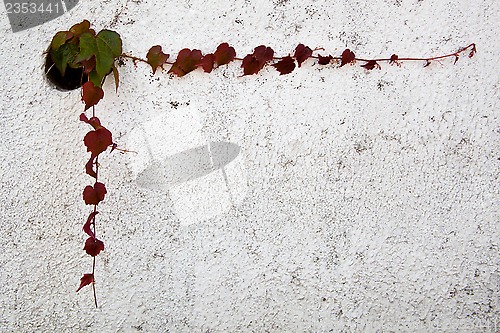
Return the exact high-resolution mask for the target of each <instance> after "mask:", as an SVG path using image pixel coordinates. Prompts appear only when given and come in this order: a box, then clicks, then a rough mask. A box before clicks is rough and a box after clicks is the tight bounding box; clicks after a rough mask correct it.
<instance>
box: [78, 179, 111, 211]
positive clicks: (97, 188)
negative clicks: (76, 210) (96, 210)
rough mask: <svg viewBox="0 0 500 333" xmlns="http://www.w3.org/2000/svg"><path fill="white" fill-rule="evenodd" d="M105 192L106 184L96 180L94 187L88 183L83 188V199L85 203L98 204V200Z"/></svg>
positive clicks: (101, 198)
mask: <svg viewBox="0 0 500 333" xmlns="http://www.w3.org/2000/svg"><path fill="white" fill-rule="evenodd" d="M106 193H107V191H106V186H104V184H103V183H99V182H96V183H95V184H94V187H92V186H90V185H88V186H86V187H85V189H84V190H83V200H84V201H85V204H87V205H98V204H99V202H101V201H103V200H104V196H105V194H106Z"/></svg>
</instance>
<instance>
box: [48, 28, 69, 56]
mask: <svg viewBox="0 0 500 333" xmlns="http://www.w3.org/2000/svg"><path fill="white" fill-rule="evenodd" d="M71 38H73V33H71V32H69V31H59V32H58V33H56V34H55V35H54V38H52V43H50V47H51V48H52V49H53V50H54V51H57V50H58V49H59V48H60V47H61V45H63V44H64V43H66V41H67V40H68V39H71Z"/></svg>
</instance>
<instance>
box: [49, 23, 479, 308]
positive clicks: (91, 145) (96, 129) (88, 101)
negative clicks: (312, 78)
mask: <svg viewBox="0 0 500 333" xmlns="http://www.w3.org/2000/svg"><path fill="white" fill-rule="evenodd" d="M475 53H476V45H475V44H474V43H471V44H469V45H467V46H465V47H462V48H460V49H459V50H458V51H456V52H452V53H448V54H444V55H438V56H433V57H428V58H425V57H400V56H398V55H397V54H392V55H391V56H390V57H385V58H384V57H382V58H374V59H365V58H359V57H357V56H356V55H355V54H354V52H352V51H351V50H349V49H345V50H344V51H343V52H342V54H341V55H339V56H332V55H330V54H325V51H324V49H322V48H315V49H311V48H310V47H308V46H305V45H304V44H299V45H297V47H296V48H295V50H294V52H293V54H289V55H286V56H276V55H275V54H274V50H273V49H272V48H270V47H268V46H265V45H260V46H257V47H256V48H255V49H254V50H253V52H252V53H250V54H247V55H245V56H244V57H243V58H239V57H237V56H236V51H235V49H234V48H233V47H232V46H230V45H229V44H228V43H222V44H220V45H219V46H218V47H217V49H216V50H215V51H214V52H213V53H206V54H203V53H202V52H201V51H200V50H197V49H193V50H191V49H187V48H185V49H182V50H180V51H179V52H178V54H177V56H176V58H175V59H174V60H170V54H167V53H164V52H163V49H162V47H161V46H160V45H155V46H152V47H151V48H150V49H149V51H148V53H147V54H146V58H145V59H144V58H140V57H136V56H134V55H131V54H127V53H123V50H122V40H121V37H120V35H119V34H118V33H116V32H115V31H111V30H101V31H99V32H98V33H96V31H95V30H94V29H92V28H91V25H90V22H89V21H88V20H84V21H82V22H80V23H78V24H75V25H73V26H72V27H71V28H70V29H69V30H67V31H59V32H57V33H56V34H55V35H54V36H53V38H52V41H51V43H50V46H49V48H48V50H47V63H48V64H49V65H50V66H49V68H48V69H47V74H48V75H49V74H50V73H51V71H54V67H55V69H56V70H57V71H58V73H56V74H57V75H56V76H59V77H62V78H64V77H65V76H67V72H68V71H72V70H76V73H79V78H78V81H79V84H78V85H77V86H81V89H82V90H81V92H82V93H81V98H82V101H83V103H84V104H85V106H84V112H83V113H82V114H81V115H80V120H81V121H83V122H84V123H86V124H88V125H89V126H91V127H92V130H90V131H89V132H88V133H87V134H86V135H85V137H84V138H83V143H84V145H85V146H86V147H87V152H89V153H90V157H89V160H88V161H87V163H86V164H85V172H86V174H87V175H88V176H90V177H91V178H92V179H93V185H87V186H86V187H85V188H84V190H83V194H82V196H83V200H84V201H85V204H87V205H89V206H91V209H90V213H89V215H88V216H87V218H86V220H85V223H84V224H83V228H82V229H83V232H84V233H85V234H86V235H87V239H86V240H85V242H84V247H83V249H84V250H85V252H86V253H87V254H88V255H90V256H91V257H92V270H91V273H85V274H83V276H82V277H81V280H80V286H79V287H78V289H77V292H78V291H79V290H80V289H82V288H83V287H85V286H87V285H92V289H93V295H94V303H95V306H96V307H97V306H98V303H97V296H96V289H95V264H96V256H97V255H98V254H99V253H100V252H101V251H103V250H104V243H103V242H102V241H101V240H99V239H98V238H97V233H96V222H97V220H96V217H97V215H98V214H99V211H98V205H99V203H100V202H101V201H103V200H104V198H105V196H106V193H107V189H106V186H105V184H104V183H102V182H100V181H99V157H100V156H101V154H102V153H103V152H105V151H106V150H108V148H109V150H110V152H112V151H113V150H116V149H119V148H117V145H116V143H114V142H113V137H112V133H111V132H110V131H109V130H108V129H107V128H106V127H105V126H103V125H102V123H101V121H100V120H99V118H98V117H97V116H96V111H95V106H96V105H97V104H98V103H99V101H100V100H102V99H103V98H104V91H103V89H102V85H103V83H104V80H105V78H106V77H107V76H108V75H110V74H111V73H112V74H113V77H114V81H115V87H116V89H117V90H118V86H119V74H118V70H117V66H116V65H117V64H118V63H121V62H123V61H124V60H131V61H132V62H133V63H134V65H137V63H145V64H148V65H149V66H151V69H152V72H153V74H155V73H156V71H157V70H158V69H161V70H166V69H167V68H168V71H167V73H169V74H172V75H176V76H178V77H182V76H184V75H186V74H188V73H190V72H192V71H194V70H197V69H201V70H203V71H204V72H206V73H210V72H212V71H213V70H215V69H216V68H217V67H220V66H224V65H227V64H229V63H231V62H233V61H239V62H241V68H242V70H243V75H242V76H246V75H253V74H257V73H259V72H260V71H261V70H262V69H263V68H265V67H266V66H271V67H273V68H275V69H276V70H277V71H278V72H279V73H280V75H286V74H290V73H291V72H293V71H294V70H295V69H296V68H297V67H301V66H302V65H303V64H304V62H305V61H306V60H308V59H310V58H311V59H314V60H315V61H316V62H317V63H318V64H319V65H323V66H326V65H335V66H336V67H343V66H345V65H353V64H355V63H358V62H360V63H361V67H363V68H365V69H366V70H373V69H381V65H380V64H381V63H388V64H390V65H397V66H401V64H402V63H403V62H409V61H418V62H423V65H424V67H426V66H429V65H430V64H431V63H432V62H434V61H439V60H444V59H448V58H449V59H452V60H453V63H456V62H457V61H458V60H459V58H460V56H462V55H464V54H466V55H467V56H468V57H469V58H471V57H473V56H474V54H475ZM89 109H92V114H91V116H90V117H89V116H88V115H87V114H86V113H87V112H88V110H89Z"/></svg>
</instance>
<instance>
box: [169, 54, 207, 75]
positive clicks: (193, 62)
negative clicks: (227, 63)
mask: <svg viewBox="0 0 500 333" xmlns="http://www.w3.org/2000/svg"><path fill="white" fill-rule="evenodd" d="M201 58H202V54H201V51H200V50H192V51H191V50H190V49H182V50H180V52H179V54H178V55H177V59H176V60H175V62H174V64H173V65H172V67H171V68H170V70H169V71H168V73H174V74H175V75H177V76H179V77H181V76H184V75H186V74H187V73H189V72H192V71H194V70H195V69H196V67H197V66H198V64H199V63H200V62H201Z"/></svg>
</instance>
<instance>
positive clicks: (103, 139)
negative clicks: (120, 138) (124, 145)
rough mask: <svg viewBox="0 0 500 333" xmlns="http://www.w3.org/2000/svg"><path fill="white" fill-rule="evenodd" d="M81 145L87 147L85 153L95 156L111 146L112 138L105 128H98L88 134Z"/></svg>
mask: <svg viewBox="0 0 500 333" xmlns="http://www.w3.org/2000/svg"><path fill="white" fill-rule="evenodd" d="M83 143H84V144H85V146H87V151H89V152H91V153H92V155H95V156H97V155H99V154H100V153H102V152H103V151H105V150H106V149H107V148H108V147H109V146H111V145H112V144H113V138H112V136H111V132H110V131H109V130H108V129H107V128H105V127H100V128H98V129H96V130H93V131H90V132H88V133H87V134H86V135H85V137H84V138H83Z"/></svg>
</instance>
